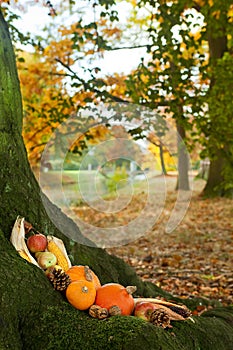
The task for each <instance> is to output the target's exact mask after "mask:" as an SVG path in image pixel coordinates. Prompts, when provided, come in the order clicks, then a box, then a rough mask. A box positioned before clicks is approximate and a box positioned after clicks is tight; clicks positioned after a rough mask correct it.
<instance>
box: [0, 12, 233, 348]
mask: <svg viewBox="0 0 233 350" xmlns="http://www.w3.org/2000/svg"><path fill="white" fill-rule="evenodd" d="M0 62H1V64H0V90H1V95H0V120H1V128H0V157H1V167H0V194H1V201H0V247H1V254H0V296H1V298H0V349H3V350H5V349H12V350H22V349H23V350H41V349H43V350H52V349H56V350H63V349H66V348H67V349H69V350H75V349H77V348H79V349H81V350H91V349H92V350H95V349H96V350H99V349H106V350H108V349H109V350H110V349H111V350H119V349H128V350H131V349H134V350H135V349H142V348H143V349H144V350H151V349H153V350H157V349H158V350H159V349H164V350H172V349H173V350H174V349H176V350H179V349H180V350H181V349H187V350H192V349H205V350H212V349H213V346H214V347H215V348H217V349H218V350H221V349H222V350H223V349H224V350H228V349H229V350H230V349H231V347H232V343H233V310H232V308H231V307H229V308H219V309H215V310H213V311H209V312H208V313H206V314H205V315H203V316H202V317H194V319H195V321H194V322H195V323H193V322H191V321H182V322H174V328H173V329H172V330H168V331H165V330H163V329H162V328H159V327H155V326H153V325H152V324H149V323H147V322H145V321H143V320H141V319H138V318H136V317H127V316H125V317H124V316H118V317H117V316H116V317H111V318H109V319H108V320H105V321H99V320H96V319H92V318H90V317H89V316H88V314H87V312H84V311H78V310H76V309H74V308H73V307H72V306H71V305H70V304H69V303H67V301H66V299H65V296H64V294H62V293H60V292H57V291H55V290H54V289H53V288H52V286H51V285H50V283H49V281H48V279H47V277H46V276H45V274H44V272H43V271H42V270H41V269H39V268H38V267H36V266H35V265H32V264H30V263H28V262H27V261H25V260H24V259H22V258H21V257H20V256H19V255H18V253H17V252H16V250H15V249H14V247H13V246H12V245H11V243H10V242H9V237H10V233H11V229H12V226H13V224H14V221H15V219H16V217H17V216H18V215H21V216H23V217H25V218H26V220H27V221H29V222H30V223H32V224H33V226H34V227H35V228H36V229H37V230H39V231H41V232H43V233H45V234H48V233H50V234H54V235H55V236H57V237H60V238H62V239H63V241H64V243H65V245H66V249H67V251H68V253H70V254H72V255H73V263H74V264H86V265H89V266H90V267H91V268H92V269H93V270H94V272H95V273H96V274H97V275H98V276H99V278H100V280H101V282H102V283H106V282H119V283H121V284H123V285H129V284H131V285H132V284H134V285H137V287H138V291H137V293H138V295H140V296H145V297H147V296H156V295H161V296H163V297H166V298H167V299H169V298H172V296H171V295H170V294H168V293H165V292H163V291H162V290H161V289H159V288H158V287H156V286H155V285H153V284H151V283H144V282H142V281H141V280H140V279H139V278H138V277H137V275H136V273H135V272H134V270H133V269H132V268H130V267H129V266H128V265H126V264H125V263H124V262H123V261H122V260H120V259H118V258H116V257H114V256H111V255H108V254H107V253H106V252H105V251H104V250H102V249H99V248H96V247H94V246H92V247H90V246H89V245H85V242H86V243H87V244H89V243H90V242H87V241H86V240H85V238H84V237H82V235H81V233H80V232H79V229H78V228H77V226H76V225H75V224H74V223H73V222H72V221H71V220H70V219H68V218H67V217H66V216H65V215H64V214H63V213H62V212H61V211H60V210H59V209H58V208H57V207H55V206H54V205H53V204H52V203H49V200H48V199H46V198H44V200H46V201H47V205H46V207H48V208H49V214H48V213H47V211H46V210H45V209H44V206H43V203H42V199H41V194H40V189H39V186H38V184H37V182H36V180H35V177H34V175H33V173H32V171H31V169H30V166H29V163H28V160H27V154H26V150H25V147H24V143H23V139H22V136H21V127H22V104H21V98H20V89H19V81H18V78H17V71H16V67H15V63H14V53H13V48H12V45H11V42H10V37H9V33H8V30H7V26H6V24H5V22H4V19H3V16H2V15H1V13H0ZM42 196H43V195H42ZM51 215H53V216H54V217H56V219H57V220H59V221H60V222H61V223H63V225H64V232H65V229H67V228H68V230H70V232H69V236H70V237H74V238H75V237H77V236H79V238H80V240H81V241H82V243H83V244H82V243H76V244H75V245H71V244H70V241H69V239H68V238H67V236H64V235H63V234H62V232H59V231H58V229H57V228H56V227H55V226H54V225H53V223H52V222H51V220H50V216H51ZM173 300H177V298H173ZM183 302H185V303H186V304H187V305H188V306H189V307H194V305H196V304H199V303H200V302H202V303H206V304H209V302H207V301H205V300H197V299H196V300H193V299H191V300H189V299H188V300H186V301H183Z"/></svg>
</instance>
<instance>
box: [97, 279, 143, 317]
mask: <svg viewBox="0 0 233 350" xmlns="http://www.w3.org/2000/svg"><path fill="white" fill-rule="evenodd" d="M135 291H136V287H135V286H128V287H124V286H122V285H121V284H118V283H107V284H104V285H103V286H101V287H100V288H98V289H97V291H96V299H95V305H99V306H101V307H102V308H106V309H108V310H110V309H111V308H112V307H113V306H117V307H118V308H119V309H120V311H121V315H131V314H132V313H133V310H134V298H133V296H132V293H134V292H135Z"/></svg>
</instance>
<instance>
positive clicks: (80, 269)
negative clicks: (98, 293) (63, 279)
mask: <svg viewBox="0 0 233 350" xmlns="http://www.w3.org/2000/svg"><path fill="white" fill-rule="evenodd" d="M66 273H67V275H69V276H70V279H71V281H72V282H73V281H79V280H86V281H89V282H91V281H92V282H93V283H94V285H95V288H96V289H98V288H99V287H100V286H101V283H100V280H99V278H98V276H97V275H96V274H95V273H94V272H93V271H92V270H91V269H90V268H89V266H84V265H74V266H71V267H70V268H69V269H68V270H67V271H66Z"/></svg>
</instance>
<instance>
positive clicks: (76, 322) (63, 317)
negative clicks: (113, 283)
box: [22, 303, 233, 350]
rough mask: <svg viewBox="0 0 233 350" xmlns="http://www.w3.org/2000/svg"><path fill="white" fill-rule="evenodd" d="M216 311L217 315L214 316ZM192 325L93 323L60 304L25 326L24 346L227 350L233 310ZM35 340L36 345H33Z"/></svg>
mask: <svg viewBox="0 0 233 350" xmlns="http://www.w3.org/2000/svg"><path fill="white" fill-rule="evenodd" d="M216 312H217V313H216ZM193 319H194V322H192V321H191V320H187V321H173V323H172V325H173V328H172V329H166V330H164V329H162V328H160V327H156V326H154V325H152V324H150V323H148V322H145V321H143V320H141V319H139V318H136V317H133V316H114V317H111V318H108V319H105V320H101V321H99V320H97V319H92V318H91V317H90V316H89V315H88V314H87V312H83V311H78V310H75V309H74V308H72V307H71V306H70V305H67V304H66V303H64V304H63V305H62V307H61V306H60V307H58V306H52V307H48V308H47V309H46V310H45V311H44V312H43V313H42V314H41V315H40V316H38V317H37V318H36V319H34V322H33V327H30V325H26V324H25V325H24V327H23V334H22V338H23V339H24V343H23V348H24V349H30V350H41V349H43V350H55V349H56V350H64V349H69V350H76V349H80V350H103V349H104V350H120V349H125V350H126V349H127V350H136V349H143V350H213V349H218V350H231V349H232V343H233V308H231V307H228V308H219V309H218V310H217V309H216V311H214V310H213V311H212V312H208V313H206V315H203V316H201V317H194V318H193ZM35 339H36V341H35Z"/></svg>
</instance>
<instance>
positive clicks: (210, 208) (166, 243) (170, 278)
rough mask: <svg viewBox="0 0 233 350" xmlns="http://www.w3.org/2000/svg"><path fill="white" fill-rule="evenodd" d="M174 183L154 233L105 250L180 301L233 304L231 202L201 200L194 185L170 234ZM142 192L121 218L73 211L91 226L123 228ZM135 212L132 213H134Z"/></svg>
mask: <svg viewBox="0 0 233 350" xmlns="http://www.w3.org/2000/svg"><path fill="white" fill-rule="evenodd" d="M174 184H175V181H174V179H173V180H172V181H171V187H170V188H168V190H167V193H166V202H165V205H164V208H163V211H162V214H161V215H160V216H159V219H158V220H157V222H156V223H155V225H153V227H152V228H151V229H150V230H149V231H148V232H147V233H146V234H144V235H143V236H141V237H139V238H138V239H136V240H134V241H130V242H128V243H127V244H125V245H119V246H115V247H114V246H113V247H109V248H106V250H107V251H108V252H109V253H110V254H114V255H116V256H118V257H120V258H122V259H123V260H124V261H125V262H126V263H128V264H129V265H131V266H132V267H133V268H134V269H135V271H136V272H137V274H138V275H139V276H140V277H141V278H142V279H143V280H145V281H150V282H153V283H154V284H156V285H157V286H159V287H161V288H162V289H163V290H166V291H168V292H170V293H171V294H172V295H174V296H178V297H181V298H189V297H202V298H208V299H215V300H216V299H217V300H219V301H220V302H222V303H223V304H224V305H229V304H232V303H233V269H232V267H233V201H232V200H230V199H226V198H214V199H205V198H203V197H202V196H201V195H200V194H201V191H202V189H203V186H204V181H203V180H197V181H194V190H193V192H192V198H191V201H190V204H189V207H188V210H187V212H186V214H185V215H184V217H183V220H182V221H181V222H180V223H179V225H178V226H177V227H176V228H175V229H174V230H173V231H172V232H171V233H166V232H165V226H166V223H167V220H168V217H169V216H170V213H171V211H172V208H173V207H174V204H175V202H176V199H177V194H176V192H175V191H174ZM145 196H146V194H145V193H144V192H138V193H135V194H134V196H133V198H132V199H131V203H130V204H129V205H127V206H126V207H125V209H124V210H123V211H121V213H120V214H119V215H115V214H114V213H107V214H105V213H104V212H97V211H96V210H94V209H92V208H91V207H87V206H86V205H85V204H81V203H80V204H79V205H78V206H76V207H75V208H73V209H74V210H75V211H76V213H77V214H78V215H79V217H81V218H82V220H84V221H89V222H91V223H92V225H93V226H98V227H113V226H117V224H118V225H124V224H125V223H126V222H128V221H129V220H130V219H131V218H132V219H133V218H134V216H135V213H137V212H140V211H141V210H142V209H141V208H142V206H143V205H144V203H145ZM132 208H133V209H132Z"/></svg>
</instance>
